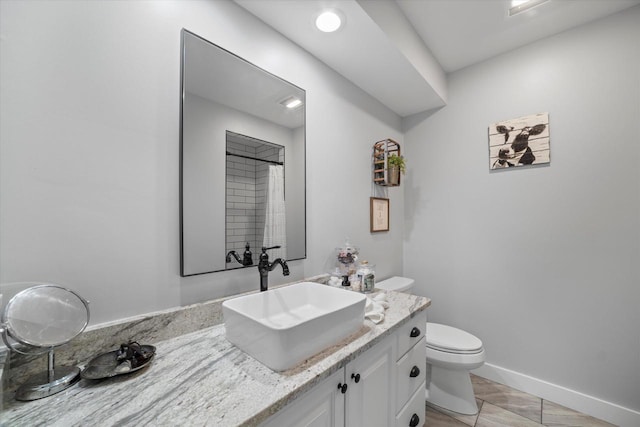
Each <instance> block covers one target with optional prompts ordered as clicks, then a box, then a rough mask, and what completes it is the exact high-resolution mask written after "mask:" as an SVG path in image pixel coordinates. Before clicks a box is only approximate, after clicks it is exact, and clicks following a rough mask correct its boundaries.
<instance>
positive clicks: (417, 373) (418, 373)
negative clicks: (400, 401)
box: [409, 366, 420, 378]
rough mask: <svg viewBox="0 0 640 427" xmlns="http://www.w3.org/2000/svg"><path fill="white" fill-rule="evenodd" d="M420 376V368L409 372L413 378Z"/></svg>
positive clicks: (415, 367)
mask: <svg viewBox="0 0 640 427" xmlns="http://www.w3.org/2000/svg"><path fill="white" fill-rule="evenodd" d="M418 375H420V368H418V367H417V366H414V367H413V368H411V372H409V376H410V377H411V378H415V377H417V376H418Z"/></svg>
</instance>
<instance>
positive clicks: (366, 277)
mask: <svg viewBox="0 0 640 427" xmlns="http://www.w3.org/2000/svg"><path fill="white" fill-rule="evenodd" d="M356 281H357V282H359V284H360V291H361V292H364V293H370V292H373V288H374V287H375V283H376V282H375V264H369V261H365V260H362V261H361V262H360V265H359V266H358V271H357V272H356Z"/></svg>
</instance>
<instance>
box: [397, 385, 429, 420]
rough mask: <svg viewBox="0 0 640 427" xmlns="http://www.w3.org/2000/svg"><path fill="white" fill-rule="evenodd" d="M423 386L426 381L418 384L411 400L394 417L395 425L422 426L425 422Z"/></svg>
mask: <svg viewBox="0 0 640 427" xmlns="http://www.w3.org/2000/svg"><path fill="white" fill-rule="evenodd" d="M425 387H426V383H424V382H423V383H422V384H420V386H419V387H418V389H417V390H416V391H415V393H413V396H411V400H410V401H409V403H407V405H406V406H405V407H404V408H402V411H400V413H399V414H398V416H397V417H396V427H422V426H423V425H424V422H425V413H426V408H425V394H424V393H425Z"/></svg>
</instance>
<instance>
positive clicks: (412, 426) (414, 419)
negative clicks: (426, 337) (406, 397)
mask: <svg viewBox="0 0 640 427" xmlns="http://www.w3.org/2000/svg"><path fill="white" fill-rule="evenodd" d="M418 424H420V417H419V416H418V415H417V414H413V415H412V416H411V419H410V420H409V427H416V426H417V425H418Z"/></svg>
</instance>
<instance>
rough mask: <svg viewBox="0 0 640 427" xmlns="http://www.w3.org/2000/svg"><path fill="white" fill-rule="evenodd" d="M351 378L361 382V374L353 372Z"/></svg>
mask: <svg viewBox="0 0 640 427" xmlns="http://www.w3.org/2000/svg"><path fill="white" fill-rule="evenodd" d="M351 378H352V379H353V380H354V381H355V382H356V384H357V383H359V382H360V374H351Z"/></svg>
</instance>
